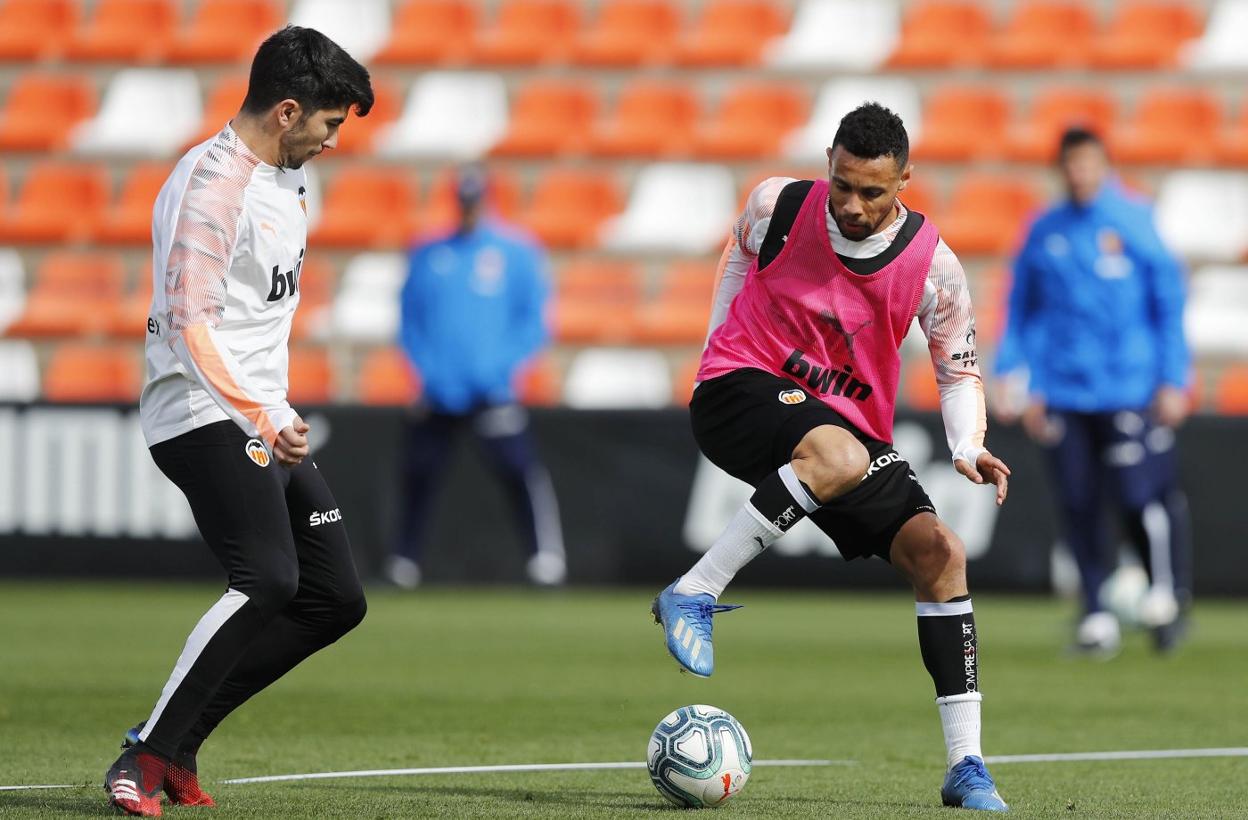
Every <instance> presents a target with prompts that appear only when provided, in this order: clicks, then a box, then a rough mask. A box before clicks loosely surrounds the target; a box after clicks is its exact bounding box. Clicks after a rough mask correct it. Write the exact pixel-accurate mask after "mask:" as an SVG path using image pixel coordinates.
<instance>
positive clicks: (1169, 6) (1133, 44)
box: [1091, 0, 1204, 69]
mask: <svg viewBox="0 0 1248 820" xmlns="http://www.w3.org/2000/svg"><path fill="white" fill-rule="evenodd" d="M1203 30H1204V24H1203V23H1202V21H1201V19H1200V14H1199V13H1198V12H1197V11H1196V9H1194V8H1192V6H1191V4H1190V3H1186V2H1169V1H1168V0H1161V1H1160V2H1158V0H1127V2H1120V3H1119V4H1118V7H1117V13H1116V14H1115V15H1114V18H1113V20H1111V21H1110V23H1109V25H1108V26H1107V27H1106V29H1105V30H1104V31H1103V32H1101V33H1100V34H1099V35H1097V37H1096V39H1095V40H1093V42H1092V53H1091V62H1092V65H1093V66H1095V67H1096V68H1101V69H1160V68H1170V67H1173V66H1174V65H1175V64H1176V63H1177V58H1178V53H1179V49H1180V48H1181V47H1182V45H1183V44H1184V43H1185V42H1186V41H1188V40H1190V39H1192V38H1194V37H1199V36H1200V34H1201V32H1202V31H1203Z"/></svg>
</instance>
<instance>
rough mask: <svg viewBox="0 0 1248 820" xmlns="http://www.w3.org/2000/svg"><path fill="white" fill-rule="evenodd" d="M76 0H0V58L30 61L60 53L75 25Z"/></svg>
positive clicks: (76, 15) (76, 20) (77, 6)
mask: <svg viewBox="0 0 1248 820" xmlns="http://www.w3.org/2000/svg"><path fill="white" fill-rule="evenodd" d="M79 5H80V4H79V2H78V0H0V60H9V61H13V62H33V61H35V60H46V59H50V58H54V57H58V56H60V53H61V49H62V48H63V46H64V42H65V39H66V38H67V37H68V35H69V33H70V32H72V31H73V30H74V28H75V27H76V26H77V25H78V12H79Z"/></svg>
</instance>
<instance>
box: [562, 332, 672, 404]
mask: <svg viewBox="0 0 1248 820" xmlns="http://www.w3.org/2000/svg"><path fill="white" fill-rule="evenodd" d="M563 401H564V404H566V405H567V406H568V407H576V408H581V409H594V410H606V409H613V408H652V407H667V406H668V405H670V404H671V403H672V375H671V372H670V371H669V369H668V366H667V360H666V359H665V358H663V354H662V353H660V352H658V351H657V350H645V349H627V348H607V347H591V348H587V349H585V350H582V351H581V352H580V353H578V354H577V355H576V358H574V359H573V360H572V364H571V366H569V368H568V377H567V379H566V380H565V381H564V384H563Z"/></svg>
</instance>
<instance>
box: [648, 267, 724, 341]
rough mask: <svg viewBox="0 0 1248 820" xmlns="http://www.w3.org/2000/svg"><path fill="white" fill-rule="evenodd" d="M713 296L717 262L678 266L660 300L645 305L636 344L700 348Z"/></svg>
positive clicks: (672, 270) (670, 273)
mask: <svg viewBox="0 0 1248 820" xmlns="http://www.w3.org/2000/svg"><path fill="white" fill-rule="evenodd" d="M714 295H715V263H714V262H677V263H676V264H674V265H672V266H671V267H670V268H669V269H668V270H667V273H666V274H665V275H664V277H663V284H662V287H661V288H660V290H659V293H658V296H657V297H656V298H655V299H653V300H652V301H650V302H647V303H646V304H644V305H642V307H641V310H640V312H639V313H638V317H637V318H638V323H637V340H638V341H639V342H641V343H643V344H653V345H667V344H673V345H674V344H701V343H702V342H704V341H705V340H706V330H707V324H708V323H709V322H710V318H711V301H712V299H713V298H714Z"/></svg>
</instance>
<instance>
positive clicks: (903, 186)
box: [897, 162, 914, 191]
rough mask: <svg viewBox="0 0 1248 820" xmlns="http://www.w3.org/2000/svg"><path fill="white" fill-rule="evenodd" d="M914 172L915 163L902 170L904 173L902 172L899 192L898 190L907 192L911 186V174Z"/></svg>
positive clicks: (898, 187)
mask: <svg viewBox="0 0 1248 820" xmlns="http://www.w3.org/2000/svg"><path fill="white" fill-rule="evenodd" d="M912 171H914V163H913V162H911V163H909V164H907V165H906V167H905V168H904V169H902V172H901V184H900V185H898V186H897V190H898V191H904V190H906V186H907V185H909V184H910V174H911V172H912Z"/></svg>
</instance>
